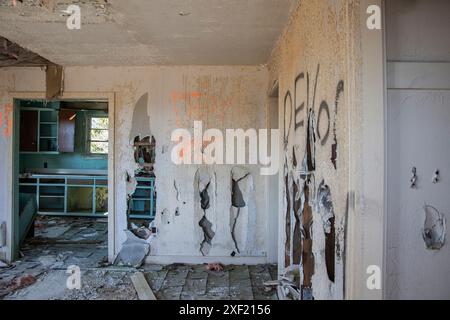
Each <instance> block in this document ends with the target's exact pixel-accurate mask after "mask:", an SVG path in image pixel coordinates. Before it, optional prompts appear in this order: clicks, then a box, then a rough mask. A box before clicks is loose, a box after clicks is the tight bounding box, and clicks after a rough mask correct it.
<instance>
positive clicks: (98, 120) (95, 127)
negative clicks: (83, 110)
mask: <svg viewBox="0 0 450 320" xmlns="http://www.w3.org/2000/svg"><path fill="white" fill-rule="evenodd" d="M88 145H89V152H90V153H96V154H106V153H108V118H106V117H91V118H90V123H89V137H88Z"/></svg>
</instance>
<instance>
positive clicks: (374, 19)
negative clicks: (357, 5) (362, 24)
mask: <svg viewBox="0 0 450 320" xmlns="http://www.w3.org/2000/svg"><path fill="white" fill-rule="evenodd" d="M367 14H370V16H369V17H368V18H367V28H368V29H369V30H381V8H380V6H378V5H376V4H373V5H370V6H368V7H367Z"/></svg>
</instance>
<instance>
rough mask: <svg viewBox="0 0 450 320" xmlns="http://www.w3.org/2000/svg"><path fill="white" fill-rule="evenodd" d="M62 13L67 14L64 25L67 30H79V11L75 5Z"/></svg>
mask: <svg viewBox="0 0 450 320" xmlns="http://www.w3.org/2000/svg"><path fill="white" fill-rule="evenodd" d="M63 12H65V13H67V14H69V17H68V18H67V21H66V25H67V29H69V30H80V29H81V9H80V7H79V6H77V5H76V4H71V5H70V6H68V7H67V9H66V10H64V11H63Z"/></svg>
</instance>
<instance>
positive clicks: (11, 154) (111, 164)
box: [6, 91, 116, 262]
mask: <svg viewBox="0 0 450 320" xmlns="http://www.w3.org/2000/svg"><path fill="white" fill-rule="evenodd" d="M8 95H9V97H10V103H11V105H12V106H13V112H12V114H13V120H12V121H13V124H14V125H13V134H12V141H11V143H10V147H9V150H8V158H7V159H6V160H7V161H9V163H11V170H9V171H8V173H9V174H8V179H7V192H8V193H9V194H11V197H10V198H9V201H10V203H9V205H7V207H8V208H10V210H8V212H9V213H8V214H7V219H6V220H7V221H6V224H7V230H9V232H8V234H7V241H8V242H9V244H10V245H9V246H8V252H7V260H8V261H13V260H14V259H15V258H16V253H17V252H18V249H19V248H17V246H18V227H19V225H18V216H19V212H18V210H19V207H18V206H19V204H18V191H19V190H18V182H17V179H16V178H17V175H16V173H17V171H18V167H17V164H18V162H17V161H16V160H18V159H16V157H17V154H18V151H19V140H18V137H19V125H18V121H19V108H18V107H17V105H16V101H17V100H19V99H36V100H45V96H46V94H45V92H43V91H39V92H32V91H29V92H27V91H14V92H9V93H8ZM58 100H102V101H107V102H108V124H109V129H108V134H109V136H108V140H109V141H108V195H109V196H108V261H109V262H112V261H113V260H114V258H115V256H116V252H115V248H116V245H115V244H116V224H115V221H116V219H115V217H116V210H115V202H116V201H115V188H114V186H115V161H114V159H115V149H114V145H115V144H114V141H115V139H114V138H115V137H114V134H115V122H114V120H115V93H114V92H65V93H63V95H62V96H60V97H58Z"/></svg>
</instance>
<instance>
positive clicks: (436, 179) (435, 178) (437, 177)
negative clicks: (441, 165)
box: [433, 169, 440, 183]
mask: <svg viewBox="0 0 450 320" xmlns="http://www.w3.org/2000/svg"><path fill="white" fill-rule="evenodd" d="M439 180H440V176H439V169H436V171H435V172H434V176H433V183H438V182H439Z"/></svg>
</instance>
